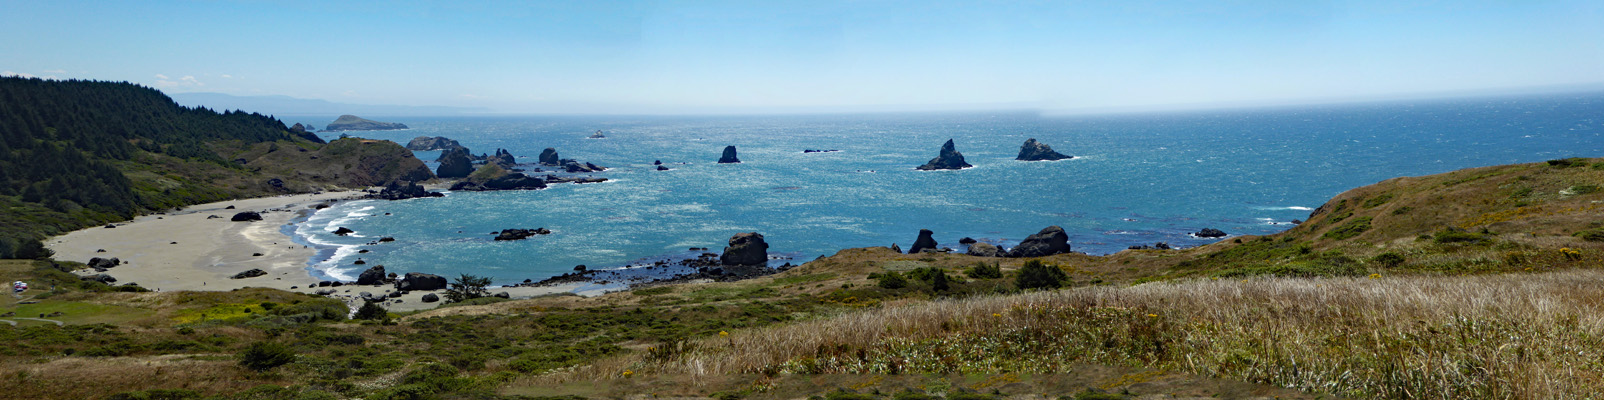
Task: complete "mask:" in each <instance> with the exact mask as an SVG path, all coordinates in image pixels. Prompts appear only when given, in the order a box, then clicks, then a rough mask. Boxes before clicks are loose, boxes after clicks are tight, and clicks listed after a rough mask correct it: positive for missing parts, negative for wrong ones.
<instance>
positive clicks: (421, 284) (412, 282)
mask: <svg viewBox="0 0 1604 400" xmlns="http://www.w3.org/2000/svg"><path fill="white" fill-rule="evenodd" d="M395 288H396V289H397V290H440V289H445V288H446V277H443V276H440V275H435V274H425V273H421V272H408V273H407V275H406V276H405V277H403V278H401V281H400V282H396V283H395Z"/></svg>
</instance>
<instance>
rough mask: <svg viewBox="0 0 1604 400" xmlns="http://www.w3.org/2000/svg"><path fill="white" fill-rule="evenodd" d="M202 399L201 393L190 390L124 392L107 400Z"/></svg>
mask: <svg viewBox="0 0 1604 400" xmlns="http://www.w3.org/2000/svg"><path fill="white" fill-rule="evenodd" d="M199 398H201V394H200V392H196V391H193V390H189V389H151V390H140V391H133V392H122V393H118V394H114V395H111V396H110V397H107V398H106V399H107V400H190V399H199Z"/></svg>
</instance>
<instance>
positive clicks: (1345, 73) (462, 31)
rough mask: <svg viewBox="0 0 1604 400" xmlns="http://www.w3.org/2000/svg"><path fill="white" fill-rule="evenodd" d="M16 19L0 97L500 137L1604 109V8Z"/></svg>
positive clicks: (820, 9) (19, 14) (214, 7)
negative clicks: (521, 118)
mask: <svg viewBox="0 0 1604 400" xmlns="http://www.w3.org/2000/svg"><path fill="white" fill-rule="evenodd" d="M8 11H9V12H7V13H5V14H4V15H0V33H4V34H6V35H8V36H9V37H10V38H13V40H10V41H5V42H4V43H0V75H7V76H27V77H42V78H57V79H94V80H109V81H129V82H135V83H140V84H144V85H147V86H151V87H155V88H158V89H161V90H163V91H164V92H167V93H169V94H185V93H220V94H226V95H230V96H287V97H290V98H294V99H311V100H322V101H327V102H331V103H338V104H352V105H394V106H402V107H413V108H436V109H472V110H483V111H482V112H483V113H487V114H500V115H507V114H511V115H525V114H767V113H774V114H790V113H843V112H845V113H853V112H924V111H986V110H1037V111H1041V112H1043V113H1048V114H1055V113H1068V114H1080V113H1103V112H1140V111H1163V110H1185V109H1211V108H1242V107H1263V106H1277V105H1298V104H1325V103H1341V102H1363V101H1387V100H1399V99H1423V98H1447V97H1464V96H1481V95H1497V94H1519V93H1530V92H1550V91H1553V92H1563V91H1581V90H1592V89H1597V88H1600V87H1604V40H1601V38H1604V25H1601V24H1597V23H1596V21H1599V20H1604V4H1601V3H1597V2H1588V1H1544V2H1519V3H1501V2H1457V3H1449V4H1440V3H1407V4H1402V3H1397V2H1368V1H1354V2H1295V3H1284V2H1255V1H1242V2H1228V3H1203V4H1198V3H1189V2H1164V1H1157V2H1129V3H1118V4H1099V3H1059V2H1017V3H998V2H964V1H941V2H901V1H876V2H807V3H792V2H783V3H778V2H777V3H747V2H672V1H623V2H585V3H553V2H540V3H523V2H495V3H475V4H467V5H459V4H450V3H432V2H409V3H390V2H340V3H335V4H324V3H321V2H311V1H284V2H236V1H224V2H201V1H193V2H192V1H181V2H159V3H116V4H107V3H97V2H73V1H63V2H10V4H8ZM19 39H20V40H19ZM476 112H478V111H476Z"/></svg>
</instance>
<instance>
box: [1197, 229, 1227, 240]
mask: <svg viewBox="0 0 1604 400" xmlns="http://www.w3.org/2000/svg"><path fill="white" fill-rule="evenodd" d="M1192 236H1197V237H1200V238H1222V237H1225V236H1226V235H1225V231H1222V230H1219V229H1214V228H1203V230H1201V231H1197V233H1194V234H1192Z"/></svg>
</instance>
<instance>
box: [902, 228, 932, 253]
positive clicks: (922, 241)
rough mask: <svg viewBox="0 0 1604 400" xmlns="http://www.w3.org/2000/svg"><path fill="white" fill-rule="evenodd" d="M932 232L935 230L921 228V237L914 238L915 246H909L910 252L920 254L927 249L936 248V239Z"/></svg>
mask: <svg viewBox="0 0 1604 400" xmlns="http://www.w3.org/2000/svg"><path fill="white" fill-rule="evenodd" d="M932 234H935V232H931V231H930V230H929V229H920V230H919V238H918V239H914V241H913V247H909V248H908V254H919V252H921V251H925V249H930V250H935V249H936V239H935V238H933V237H931V236H930V235H932Z"/></svg>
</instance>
